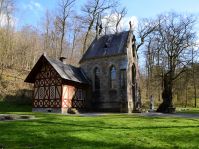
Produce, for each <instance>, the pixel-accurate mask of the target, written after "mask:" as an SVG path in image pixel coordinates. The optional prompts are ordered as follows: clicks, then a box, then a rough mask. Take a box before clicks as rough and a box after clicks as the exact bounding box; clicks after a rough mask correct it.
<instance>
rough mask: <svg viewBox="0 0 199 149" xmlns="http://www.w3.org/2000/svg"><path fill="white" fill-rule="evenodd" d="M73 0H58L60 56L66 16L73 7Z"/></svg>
mask: <svg viewBox="0 0 199 149" xmlns="http://www.w3.org/2000/svg"><path fill="white" fill-rule="evenodd" d="M74 2H75V0H60V2H59V8H60V15H59V16H57V21H58V24H57V25H58V28H59V31H60V33H61V41H60V54H59V55H60V57H61V56H62V54H63V43H64V38H65V32H66V25H67V18H68V17H69V15H70V13H71V11H72V10H71V9H72V7H73V4H74Z"/></svg>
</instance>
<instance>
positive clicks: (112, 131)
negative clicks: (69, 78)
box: [0, 113, 199, 149]
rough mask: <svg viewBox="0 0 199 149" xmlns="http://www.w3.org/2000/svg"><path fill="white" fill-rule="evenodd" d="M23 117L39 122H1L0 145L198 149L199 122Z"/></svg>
mask: <svg viewBox="0 0 199 149" xmlns="http://www.w3.org/2000/svg"><path fill="white" fill-rule="evenodd" d="M18 114H19V113H18ZM26 114H33V115H35V116H36V118H38V119H36V120H30V121H12V122H0V130H1V131H0V146H2V147H4V148H11V149H13V148H19V149H23V148H38V149H40V148H42V149H45V148H46V149H49V148H53V149H54V148H63V149H65V148H91V149H93V148H194V149H195V148H198V147H199V137H198V136H199V131H198V130H199V119H184V118H154V117H153V118H152V117H138V116H135V115H127V114H126V115H124V114H118V115H104V116H90V117H89V116H71V115H70V116H68V115H59V114H42V113H26Z"/></svg>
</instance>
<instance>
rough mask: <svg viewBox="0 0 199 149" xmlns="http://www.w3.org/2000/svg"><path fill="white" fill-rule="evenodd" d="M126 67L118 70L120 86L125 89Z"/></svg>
mask: <svg viewBox="0 0 199 149" xmlns="http://www.w3.org/2000/svg"><path fill="white" fill-rule="evenodd" d="M126 81H127V80H126V69H121V70H120V88H121V89H126Z"/></svg>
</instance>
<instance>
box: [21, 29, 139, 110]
mask: <svg viewBox="0 0 199 149" xmlns="http://www.w3.org/2000/svg"><path fill="white" fill-rule="evenodd" d="M135 47H136V45H135V36H134V35H133V33H132V31H131V29H130V30H129V31H124V32H120V33H116V34H110V35H103V36H101V37H99V38H96V39H95V40H94V41H93V42H92V44H91V45H90V47H89V48H88V49H87V51H86V52H85V54H84V55H83V57H82V58H81V60H80V62H79V68H77V67H74V66H71V65H68V64H65V63H63V62H62V61H60V60H57V59H51V58H49V57H48V56H46V55H42V56H41V57H40V59H39V60H38V62H37V63H36V64H35V66H34V67H33V69H32V70H31V72H30V74H29V75H28V76H27V78H26V80H25V82H28V83H34V91H33V111H44V112H59V113H66V112H67V110H68V109H69V108H77V109H79V110H89V111H101V112H105V111H106V112H129V113H131V112H133V111H138V110H139V108H140V105H141V99H140V93H139V71H138V63H137V51H136V48H135Z"/></svg>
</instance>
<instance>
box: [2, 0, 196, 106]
mask: <svg viewBox="0 0 199 149" xmlns="http://www.w3.org/2000/svg"><path fill="white" fill-rule="evenodd" d="M76 3H77V0H58V1H57V6H55V7H54V8H56V9H54V10H47V11H46V12H45V14H43V16H41V21H40V22H38V24H39V25H38V27H35V26H31V24H29V25H26V26H23V27H21V28H20V29H19V28H16V25H15V23H14V22H13V20H12V18H13V16H14V14H15V12H16V11H17V9H20V8H16V4H15V1H14V0H0V98H2V99H3V98H5V97H6V96H9V95H13V96H15V95H16V94H18V91H19V90H24V89H31V86H30V85H27V84H25V83H23V80H24V79H25V77H26V75H27V74H28V72H29V71H30V70H31V69H32V67H33V66H34V64H35V63H36V62H37V60H38V58H39V57H40V56H41V55H42V54H43V53H44V52H46V53H47V55H48V56H50V57H53V58H59V57H60V56H65V57H66V58H67V61H68V63H69V64H73V65H77V66H78V61H79V59H80V58H81V56H82V54H83V53H84V52H85V51H86V49H87V48H88V46H89V45H90V43H91V42H92V41H93V39H94V38H95V36H96V25H97V24H98V25H102V31H101V35H104V34H110V33H117V32H120V31H124V30H128V28H124V27H123V26H122V25H121V21H122V20H123V19H124V18H125V16H126V14H127V10H126V8H121V7H120V6H121V5H120V3H122V1H119V0H118V1H117V0H87V1H85V3H84V4H83V5H82V7H81V9H80V10H76V9H75V5H76ZM129 21H130V20H129ZM19 23H20V22H19ZM198 23H199V22H198V20H197V18H196V16H194V15H191V14H188V15H187V14H186V15H184V14H177V13H175V12H168V13H164V14H160V15H158V16H156V17H154V18H143V19H140V20H138V24H134V30H133V33H134V34H135V36H136V43H137V46H136V50H137V52H138V56H139V61H140V62H141V63H140V70H139V71H140V82H141V96H142V104H143V106H146V107H147V106H148V105H149V103H148V102H149V97H150V96H151V95H153V96H154V99H155V102H156V104H159V103H161V102H162V98H164V97H163V96H167V94H171V95H172V96H171V98H172V100H171V101H170V102H174V103H175V105H179V106H184V107H186V106H193V107H196V106H199V49H198V47H199V46H198V44H199V43H198V42H197V41H198V37H197V34H198V31H197V30H196V25H197V24H198ZM127 24H128V22H127ZM132 24H133V23H132ZM165 78H166V79H165ZM166 84H167V86H166ZM165 88H166V89H165ZM163 92H164V93H165V95H163ZM20 95H22V94H20ZM168 98H170V97H168Z"/></svg>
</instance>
